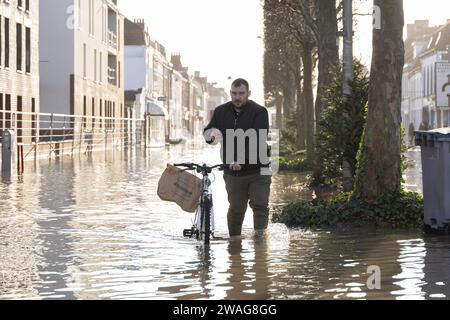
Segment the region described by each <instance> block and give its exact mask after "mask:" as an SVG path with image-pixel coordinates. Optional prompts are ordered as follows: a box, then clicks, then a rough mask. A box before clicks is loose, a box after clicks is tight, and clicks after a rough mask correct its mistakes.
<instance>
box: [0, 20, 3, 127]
mask: <svg viewBox="0 0 450 320" xmlns="http://www.w3.org/2000/svg"><path fill="white" fill-rule="evenodd" d="M2 39H3V37H2V16H0V66H1V65H2V53H3V44H2ZM0 125H1V124H0Z"/></svg>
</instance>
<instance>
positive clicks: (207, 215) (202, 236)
mask: <svg viewBox="0 0 450 320" xmlns="http://www.w3.org/2000/svg"><path fill="white" fill-rule="evenodd" d="M174 165H175V166H176V167H185V168H186V169H184V170H196V171H197V172H198V173H201V174H202V176H203V179H202V186H203V190H202V195H201V197H200V202H199V207H198V209H197V212H196V215H195V219H194V223H193V225H192V227H191V229H185V230H184V231H183V236H185V237H189V238H192V237H193V236H195V237H196V238H197V239H198V240H203V241H204V242H205V244H209V241H210V237H211V235H212V236H213V237H214V230H213V231H211V224H212V225H214V212H213V198H212V193H211V191H210V186H211V180H210V179H209V176H208V174H209V173H211V172H212V170H213V169H218V170H223V169H224V165H216V166H212V167H209V166H207V165H205V164H204V165H198V164H195V163H181V164H174Z"/></svg>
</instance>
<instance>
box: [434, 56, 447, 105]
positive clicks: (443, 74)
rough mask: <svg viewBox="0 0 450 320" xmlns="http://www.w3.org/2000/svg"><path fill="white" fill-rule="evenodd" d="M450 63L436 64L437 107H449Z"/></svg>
mask: <svg viewBox="0 0 450 320" xmlns="http://www.w3.org/2000/svg"><path fill="white" fill-rule="evenodd" d="M449 85H450V63H448V62H436V107H448V106H449V97H450V87H449Z"/></svg>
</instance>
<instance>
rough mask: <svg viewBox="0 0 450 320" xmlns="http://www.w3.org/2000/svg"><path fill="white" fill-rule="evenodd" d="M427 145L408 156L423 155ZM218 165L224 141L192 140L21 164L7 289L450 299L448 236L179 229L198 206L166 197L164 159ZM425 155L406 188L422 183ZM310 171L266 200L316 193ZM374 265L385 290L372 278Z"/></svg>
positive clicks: (39, 293) (3, 249) (218, 191)
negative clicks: (198, 237) (211, 234)
mask: <svg viewBox="0 0 450 320" xmlns="http://www.w3.org/2000/svg"><path fill="white" fill-rule="evenodd" d="M419 158H420V152H418V151H417V150H415V151H411V152H410V159H412V160H420V159H419ZM182 161H195V162H206V163H208V164H216V163H219V151H218V150H217V149H215V148H213V147H209V146H204V145H203V144H195V143H188V144H186V145H178V146H171V147H170V148H167V149H151V150H143V149H133V150H128V151H122V150H116V151H114V152H112V151H109V152H106V153H105V152H99V153H94V154H93V155H92V157H90V158H89V157H87V156H85V155H81V156H75V157H74V158H73V159H71V158H65V159H61V160H59V161H55V160H52V161H51V162H50V161H48V160H47V161H40V162H39V163H37V164H36V166H35V165H34V163H32V162H30V163H26V167H25V174H24V175H23V177H21V178H17V177H16V178H13V179H12V180H11V181H5V180H4V181H3V182H0V299H361V298H362V299H448V298H449V297H450V286H449V285H450V283H449V282H450V241H449V238H448V237H446V236H425V235H423V234H422V233H421V232H399V231H367V230H363V231H357V230H356V231H351V232H342V233H331V232H328V231H311V230H300V229H294V230H289V229H287V228H286V227H285V226H284V225H281V224H271V225H270V229H269V235H268V237H267V238H266V239H254V237H253V232H252V221H253V220H252V216H251V211H250V210H249V211H248V212H247V216H246V219H245V221H244V228H243V229H244V231H243V236H242V237H241V238H237V239H231V240H228V239H225V240H214V241H213V242H212V243H211V246H210V247H209V248H205V247H204V246H203V245H202V244H201V243H199V242H197V241H195V240H193V239H185V238H183V236H182V231H183V229H185V228H189V227H190V225H191V220H192V219H193V214H190V213H186V212H183V211H181V209H179V207H178V206H177V205H175V204H173V203H168V202H162V201H161V200H160V199H159V198H158V196H157V194H156V190H157V184H158V180H159V177H160V175H161V173H162V172H163V170H164V168H165V165H166V164H167V163H174V162H182ZM420 171H421V168H420V162H419V163H417V164H416V167H414V168H410V169H409V171H408V173H407V179H406V186H407V188H408V189H410V190H414V191H418V192H421V188H422V187H421V174H420ZM221 175H222V174H221V173H215V179H214V177H213V179H212V180H213V181H214V180H215V181H214V182H213V185H212V190H213V195H214V205H215V208H216V217H215V221H216V235H217V236H220V237H225V238H227V226H226V211H227V206H228V203H227V199H226V192H225V188H224V182H223V179H222V176H221ZM304 181H305V175H304V174H303V175H300V174H296V173H283V174H279V175H277V176H275V177H274V178H273V184H272V195H271V206H272V207H276V206H280V205H281V204H284V203H287V202H289V201H290V200H294V199H299V198H303V199H309V198H311V197H312V196H313V195H312V192H311V191H308V190H299V188H298V187H299V186H300V185H301V184H302V182H304ZM370 266H377V267H379V270H380V274H381V282H380V286H381V288H379V289H373V290H371V289H370V288H369V287H368V286H367V281H368V279H369V277H370V276H371V274H369V273H367V272H368V268H369V267H370Z"/></svg>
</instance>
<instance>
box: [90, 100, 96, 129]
mask: <svg viewBox="0 0 450 320" xmlns="http://www.w3.org/2000/svg"><path fill="white" fill-rule="evenodd" d="M91 111H92V113H91V115H92V117H95V99H94V98H92V110H91ZM91 123H92V129H94V127H95V120H94V118H92V120H91Z"/></svg>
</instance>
